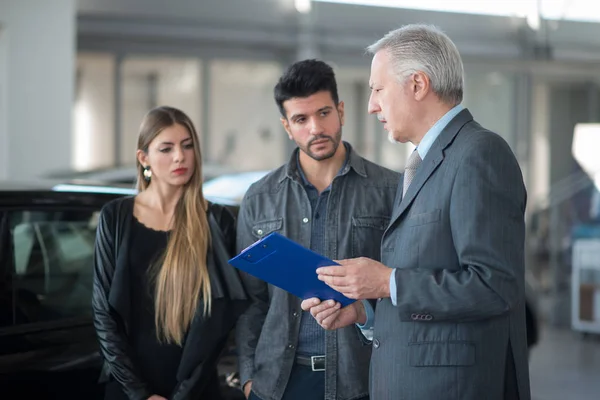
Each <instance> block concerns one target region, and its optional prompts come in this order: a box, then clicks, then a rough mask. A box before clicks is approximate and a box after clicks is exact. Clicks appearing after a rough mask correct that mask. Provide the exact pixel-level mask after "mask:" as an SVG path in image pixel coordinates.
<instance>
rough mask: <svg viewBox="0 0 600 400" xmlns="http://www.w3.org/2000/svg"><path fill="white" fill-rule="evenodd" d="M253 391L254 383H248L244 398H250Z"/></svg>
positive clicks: (245, 386)
mask: <svg viewBox="0 0 600 400" xmlns="http://www.w3.org/2000/svg"><path fill="white" fill-rule="evenodd" d="M251 391H252V381H248V382H246V384H245V385H244V396H246V398H247V399H248V398H250V392H251Z"/></svg>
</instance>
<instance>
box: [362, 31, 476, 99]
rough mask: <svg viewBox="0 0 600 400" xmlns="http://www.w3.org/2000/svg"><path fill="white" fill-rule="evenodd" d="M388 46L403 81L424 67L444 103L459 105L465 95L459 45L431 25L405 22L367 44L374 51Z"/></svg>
mask: <svg viewBox="0 0 600 400" xmlns="http://www.w3.org/2000/svg"><path fill="white" fill-rule="evenodd" d="M380 50H387V51H388V52H389V55H390V57H391V59H392V68H393V69H394V72H395V73H396V74H397V75H398V78H399V79H400V80H401V81H404V80H405V79H406V78H407V77H408V76H410V75H411V74H413V73H415V72H417V71H421V72H423V73H425V74H426V75H427V76H428V77H429V80H430V81H431V87H432V90H433V92H434V93H435V94H436V95H437V96H438V97H439V98H440V100H442V101H444V102H445V103H448V104H452V105H456V104H458V103H460V102H461V101H462V98H463V75H464V70H463V63H462V60H461V57H460V53H459V52H458V49H457V48H456V45H455V44H454V43H453V42H452V40H450V38H449V37H448V36H447V35H446V34H445V33H443V32H442V31H441V30H440V29H438V28H436V27H435V26H431V25H405V26H403V27H401V28H399V29H396V30H393V31H391V32H389V33H387V34H386V35H385V36H384V37H382V38H381V39H379V40H378V41H377V42H375V43H373V44H372V45H370V46H369V47H367V51H368V52H369V53H371V54H375V53H377V52H379V51H380Z"/></svg>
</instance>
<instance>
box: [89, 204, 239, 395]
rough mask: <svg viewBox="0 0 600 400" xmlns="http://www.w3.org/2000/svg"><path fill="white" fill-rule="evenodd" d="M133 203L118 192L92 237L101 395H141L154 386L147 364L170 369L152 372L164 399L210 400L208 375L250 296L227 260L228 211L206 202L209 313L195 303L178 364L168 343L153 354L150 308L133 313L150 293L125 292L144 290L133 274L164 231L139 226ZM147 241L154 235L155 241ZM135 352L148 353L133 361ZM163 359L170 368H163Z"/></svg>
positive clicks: (231, 235) (231, 241) (231, 243)
mask: <svg viewBox="0 0 600 400" xmlns="http://www.w3.org/2000/svg"><path fill="white" fill-rule="evenodd" d="M133 203H134V198H133V197H126V198H122V199H118V200H114V201H111V202H109V203H108V204H106V205H105V206H104V207H103V208H102V212H101V213H100V219H99V222H98V233H97V235H96V251H95V253H94V254H95V256H94V291H93V296H92V306H93V310H94V325H95V328H96V334H97V337H98V340H99V342H100V350H101V352H102V355H103V357H104V360H105V367H106V368H104V369H103V374H102V378H101V381H106V378H108V377H109V376H110V377H111V379H112V382H111V381H110V380H109V382H108V385H107V387H106V389H107V390H106V392H107V393H106V397H105V398H107V399H111V400H116V399H119V398H121V397H122V396H121V397H119V394H121V395H123V394H124V395H125V397H126V398H129V399H134V400H145V399H147V398H148V397H150V396H151V395H152V394H154V393H156V391H158V389H159V388H158V387H157V384H156V383H157V379H154V378H152V377H147V374H149V373H150V374H152V373H156V372H153V368H159V369H160V371H161V373H162V372H164V371H167V370H169V369H172V370H173V371H172V375H171V374H170V375H169V377H168V378H165V379H164V380H163V378H160V377H159V380H160V382H161V383H160V385H163V384H164V386H167V387H170V388H172V392H171V393H170V394H169V393H166V394H167V396H166V397H167V398H169V399H170V400H193V399H198V398H202V399H205V398H206V399H215V398H218V396H217V395H213V394H212V393H210V394H209V391H211V389H210V388H209V387H210V385H211V384H215V383H217V380H216V379H215V373H216V367H217V363H218V358H219V355H220V354H221V352H222V350H223V348H224V346H225V343H226V342H227V338H228V337H229V334H230V333H231V330H232V329H233V327H234V325H235V323H236V320H237V318H238V316H239V315H240V314H241V313H243V312H244V311H245V310H246V308H247V307H248V304H249V302H250V301H251V299H250V298H249V297H248V296H247V295H246V290H245V288H244V284H243V283H242V279H241V276H240V274H239V273H238V271H237V270H236V269H235V268H233V267H231V266H230V265H229V264H228V260H229V258H230V257H231V256H232V253H233V252H232V249H233V248H234V247H235V219H234V216H233V215H232V214H231V213H230V212H229V211H228V210H227V209H226V208H224V207H222V206H220V205H217V204H210V206H209V212H208V213H207V217H208V222H209V226H210V235H211V246H210V248H209V249H208V253H207V257H206V261H207V267H208V272H209V277H210V281H211V297H212V307H211V314H210V317H204V315H203V312H202V310H203V302H199V304H198V308H197V311H196V315H195V317H194V320H193V321H192V323H191V325H190V327H189V329H188V331H187V333H186V336H185V342H184V344H183V349H182V350H181V351H180V358H179V362H176V361H173V359H174V358H176V357H175V356H174V354H173V353H172V351H173V349H172V348H171V349H167V348H165V349H161V354H160V355H158V354H157V350H156V349H157V347H156V339H155V333H154V317H153V315H152V313H151V310H152V308H149V309H148V308H146V309H145V312H147V313H149V314H150V317H149V316H148V314H146V315H145V316H144V315H143V314H142V313H141V312H139V311H138V310H139V308H137V307H139V305H142V307H143V305H144V304H146V305H151V304H152V301H151V300H149V299H150V298H151V297H152V296H150V294H149V292H148V291H146V292H143V291H142V292H135V293H134V292H133V291H132V288H134V287H135V288H137V289H142V290H143V288H144V287H145V288H148V289H149V288H151V286H149V285H148V280H147V279H148V276H147V274H145V276H144V277H143V279H140V273H141V275H142V276H143V275H144V268H145V269H146V271H147V268H148V266H149V265H150V264H151V263H152V261H153V259H154V257H156V255H157V254H160V253H159V252H158V249H159V248H160V249H161V250H163V251H164V248H165V244H166V241H167V237H168V234H167V233H166V232H147V231H146V229H147V228H145V227H143V226H139V225H138V224H139V222H136V221H135V219H134V217H133ZM140 231H141V232H142V233H141V236H140ZM155 234H156V235H157V236H158V237H155V236H154V235H155ZM161 235H162V237H161ZM153 237H154V239H152V238H153ZM153 240H156V242H161V241H162V245H159V244H155V243H154V242H152V241H153ZM144 253H148V254H144ZM150 253H152V254H150ZM133 264H135V265H133ZM140 299H141V300H140ZM144 324H145V325H146V326H148V327H149V331H150V332H144V329H142V328H141V326H142V325H144ZM134 326H135V327H134ZM136 336H137V337H136ZM142 336H143V337H142ZM138 337H142V340H150V339H151V340H152V342H151V343H152V344H151V345H148V344H146V345H145V346H143V345H140V344H139V343H138V341H139V340H140V339H139V338H138ZM134 338H135V339H134ZM140 357H148V359H146V358H144V360H140ZM167 359H168V360H170V361H167ZM147 360H152V361H151V362H150V361H147ZM167 363H170V365H175V368H169V367H168V366H166V365H167ZM149 371H150V372H149ZM169 372H170V371H169ZM173 377H174V378H173ZM173 379H175V380H176V383H175V386H174V388H173V384H172V383H170V382H173ZM166 381H168V382H167V383H166V384H165V383H164V382H166ZM115 384H116V385H115ZM217 384H218V383H217ZM113 389H114V392H113ZM115 392H117V394H115ZM159 393H160V392H159Z"/></svg>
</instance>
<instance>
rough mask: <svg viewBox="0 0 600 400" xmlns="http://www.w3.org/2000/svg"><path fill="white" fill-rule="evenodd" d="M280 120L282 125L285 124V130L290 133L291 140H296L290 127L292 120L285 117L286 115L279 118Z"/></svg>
mask: <svg viewBox="0 0 600 400" xmlns="http://www.w3.org/2000/svg"><path fill="white" fill-rule="evenodd" d="M279 120H280V121H281V125H283V129H285V131H286V133H287V135H288V138H289V139H290V140H294V139H293V137H292V132H291V129H290V121H288V119H287V118H284V117H281V118H279Z"/></svg>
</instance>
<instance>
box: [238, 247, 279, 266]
mask: <svg viewBox="0 0 600 400" xmlns="http://www.w3.org/2000/svg"><path fill="white" fill-rule="evenodd" d="M276 252H277V249H275V248H271V247H269V245H267V244H266V243H261V242H260V241H259V242H256V243H254V245H253V246H251V248H250V249H249V250H247V252H246V254H245V255H244V257H243V259H244V260H245V261H246V262H249V263H251V264H255V263H258V262H260V261H261V260H264V259H265V258H267V257H269V256H270V255H271V254H274V253H276Z"/></svg>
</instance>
